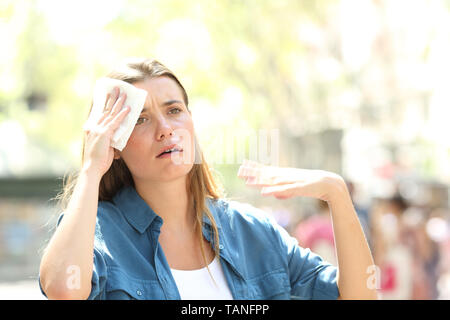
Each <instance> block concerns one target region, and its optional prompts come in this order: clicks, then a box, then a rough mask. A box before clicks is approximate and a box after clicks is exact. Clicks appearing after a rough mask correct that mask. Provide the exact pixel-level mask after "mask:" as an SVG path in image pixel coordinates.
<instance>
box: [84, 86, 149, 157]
mask: <svg viewBox="0 0 450 320" xmlns="http://www.w3.org/2000/svg"><path fill="white" fill-rule="evenodd" d="M114 87H118V88H119V89H120V93H123V92H125V93H126V94H127V98H126V100H125V102H124V104H123V107H125V106H129V107H130V108H131V110H130V111H129V112H128V114H127V116H126V117H125V119H123V120H122V122H121V124H120V126H119V128H117V130H116V131H115V133H114V135H113V137H112V139H111V146H112V147H114V148H116V149H118V150H120V151H122V150H123V148H125V145H126V144H127V142H128V139H129V138H130V136H131V133H132V132H133V129H134V126H135V125H136V121H137V119H138V118H139V115H140V114H141V111H142V109H143V108H144V104H145V99H146V97H147V91H145V90H142V89H139V88H136V87H135V86H133V85H132V84H129V83H127V82H125V81H121V80H117V79H111V78H100V79H98V80H97V81H96V83H95V88H94V101H93V106H92V110H91V113H90V114H89V118H88V120H87V121H86V123H85V124H84V126H83V129H84V130H90V129H91V128H92V127H93V126H95V125H96V123H97V121H98V120H99V119H100V118H101V116H102V114H103V110H104V108H105V103H106V96H107V94H108V93H112V92H113V89H114Z"/></svg>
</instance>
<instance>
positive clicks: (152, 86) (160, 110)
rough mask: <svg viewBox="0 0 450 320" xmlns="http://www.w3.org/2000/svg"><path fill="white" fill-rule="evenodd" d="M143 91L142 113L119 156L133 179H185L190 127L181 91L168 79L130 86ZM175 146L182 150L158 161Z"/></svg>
mask: <svg viewBox="0 0 450 320" xmlns="http://www.w3.org/2000/svg"><path fill="white" fill-rule="evenodd" d="M133 85H134V86H135V87H137V88H140V89H143V90H146V91H147V99H146V101H145V105H144V109H143V110H142V113H141V115H140V116H139V118H138V120H137V122H136V125H135V127H134V130H133V132H132V133H131V136H130V138H129V140H128V143H127V145H126V146H125V148H124V149H123V150H122V152H119V151H117V150H116V155H120V156H121V157H122V158H123V160H124V161H125V163H126V165H127V166H128V169H129V170H130V172H131V174H132V175H133V177H134V178H135V179H140V180H153V181H170V180H173V179H176V178H179V177H182V176H185V175H187V174H188V173H189V171H190V170H191V169H192V166H193V163H194V156H193V155H194V148H195V146H194V125H193V122H192V117H191V113H190V112H189V111H188V109H187V107H186V105H185V103H184V100H183V94H182V89H181V88H180V87H179V86H178V84H177V83H176V82H175V81H174V80H172V79H171V78H168V77H158V78H153V79H146V80H144V81H141V82H136V83H133ZM173 144H176V145H177V146H179V147H181V148H182V149H183V151H182V152H180V153H172V154H169V155H168V156H165V157H158V155H159V154H160V153H161V150H162V149H163V148H165V147H167V146H171V145H173Z"/></svg>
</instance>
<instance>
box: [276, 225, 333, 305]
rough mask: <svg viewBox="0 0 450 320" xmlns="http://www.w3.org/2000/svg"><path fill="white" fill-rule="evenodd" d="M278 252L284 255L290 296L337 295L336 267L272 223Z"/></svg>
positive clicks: (324, 296)
mask: <svg viewBox="0 0 450 320" xmlns="http://www.w3.org/2000/svg"><path fill="white" fill-rule="evenodd" d="M273 226H274V228H275V233H276V236H277V237H278V240H279V243H280V246H281V249H280V250H281V252H282V253H283V254H286V255H287V264H288V269H289V279H290V284H291V297H292V299H315V300H316V299H317V300H334V299H337V298H338V297H339V290H338V286H337V268H336V267H335V266H333V265H331V264H330V263H328V262H326V261H324V260H323V259H322V258H321V257H320V256H319V255H317V254H315V253H313V252H312V251H311V250H310V249H308V248H302V247H300V246H299V245H298V241H297V239H296V238H294V237H292V236H291V235H289V233H288V232H287V231H286V230H285V229H283V228H282V227H280V226H279V225H277V224H276V223H274V224H273Z"/></svg>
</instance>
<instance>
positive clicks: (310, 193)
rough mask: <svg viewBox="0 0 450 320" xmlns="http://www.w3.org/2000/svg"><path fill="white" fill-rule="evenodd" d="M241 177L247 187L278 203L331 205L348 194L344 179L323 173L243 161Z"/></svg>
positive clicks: (240, 170) (321, 171)
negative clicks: (301, 201) (312, 201)
mask: <svg viewBox="0 0 450 320" xmlns="http://www.w3.org/2000/svg"><path fill="white" fill-rule="evenodd" d="M238 177H240V178H243V179H246V185H248V186H252V187H257V188H261V194H262V195H263V196H274V197H276V198H277V199H288V198H293V197H312V198H317V199H320V200H324V201H332V200H333V199H334V198H337V197H340V196H341V195H343V194H346V193H348V191H347V186H346V184H345V181H344V179H342V177H341V176H339V175H337V174H335V173H332V172H328V171H323V170H308V169H297V168H280V167H273V166H266V165H263V164H260V163H258V162H255V161H250V160H244V162H243V164H242V165H241V166H240V168H239V171H238Z"/></svg>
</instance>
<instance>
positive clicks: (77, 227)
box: [39, 170, 100, 300]
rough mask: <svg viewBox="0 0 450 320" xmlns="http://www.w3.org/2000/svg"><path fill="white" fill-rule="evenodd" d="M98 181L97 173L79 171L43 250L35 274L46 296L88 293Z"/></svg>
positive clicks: (70, 296) (74, 296)
mask: <svg viewBox="0 0 450 320" xmlns="http://www.w3.org/2000/svg"><path fill="white" fill-rule="evenodd" d="M99 184H100V177H99V175H98V174H92V173H90V172H89V171H88V170H82V171H81V173H80V175H79V179H78V182H77V184H76V186H75V189H74V192H73V195H72V197H71V199H70V202H69V205H68V207H67V210H66V211H65V212H64V218H63V219H62V220H61V222H60V224H59V226H58V228H57V229H56V231H55V233H54V235H53V237H52V239H51V240H50V242H49V244H48V246H47V248H46V249H45V252H44V255H43V257H42V260H41V265H40V270H39V274H40V281H41V286H42V289H43V290H44V292H45V294H46V295H47V297H48V298H49V299H71V300H72V299H87V297H88V296H89V294H90V292H91V278H92V270H93V254H94V234H95V222H96V216H97V206H98V193H99ZM78 276H79V279H71V277H78ZM71 280H72V281H71ZM74 280H75V281H74Z"/></svg>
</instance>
